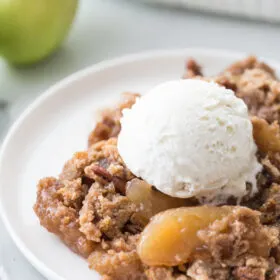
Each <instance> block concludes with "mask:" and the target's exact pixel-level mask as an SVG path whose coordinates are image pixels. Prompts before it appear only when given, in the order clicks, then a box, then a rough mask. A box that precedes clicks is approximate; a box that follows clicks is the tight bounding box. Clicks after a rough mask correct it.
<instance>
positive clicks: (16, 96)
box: [0, 0, 280, 280]
mask: <svg viewBox="0 0 280 280" xmlns="http://www.w3.org/2000/svg"><path fill="white" fill-rule="evenodd" d="M279 34H280V25H271V24H267V23H257V22H250V21H245V20H238V19H233V18H225V17H214V16H210V15H205V14H199V13H192V12H189V11H187V12H186V11H179V10H165V9H163V8H160V9H157V8H155V7H148V6H145V5H142V4H138V3H137V0H134V1H132V0H130V1H129V0H127V1H117V0H81V3H80V9H79V12H78V15H77V18H76V22H75V24H74V26H73V29H72V31H71V33H70V36H69V38H68V39H67V40H66V42H65V43H64V46H63V48H61V49H60V50H59V51H58V52H57V53H56V54H55V55H54V56H52V57H51V58H49V59H48V60H47V61H45V62H44V63H42V64H39V65H36V66H34V67H32V68H28V69H15V68H11V67H9V66H8V65H7V64H5V62H4V61H2V60H0V84H1V86H0V98H4V99H6V100H7V101H9V102H10V103H11V104H12V106H11V110H10V114H11V119H13V118H14V117H15V116H16V115H18V114H19V113H20V112H21V111H22V110H23V109H24V107H25V106H27V105H28V103H29V102H31V101H32V100H33V99H34V98H35V97H36V96H38V95H39V94H40V93H42V92H43V91H44V90H45V89H47V88H48V87H49V86H50V85H52V84H54V83H55V82H56V81H58V80H60V79H61V78H63V77H65V76H67V75H69V74H70V73H73V72H75V71H77V70H79V69H82V68H84V67H86V66H88V65H91V64H94V63H96V62H99V61H101V60H104V59H108V58H113V57H116V56H120V55H124V54H127V53H134V52H140V51H145V50H151V49H172V48H185V47H204V48H222V49H233V50H238V51H245V52H248V53H253V54H256V55H260V56H265V57H270V58H274V59H278V60H279V61H280V52H279V46H280V36H279ZM0 279H1V280H7V279H9V280H25V279H26V280H42V279H44V278H43V277H42V276H40V274H39V273H38V272H37V271H36V270H35V269H34V268H32V267H31V265H30V264H29V263H28V262H27V260H26V259H25V258H24V257H23V256H22V254H21V253H20V252H19V251H18V249H17V248H16V247H15V245H14V244H13V242H12V240H11V238H10V237H9V235H8V233H7V232H6V230H5V229H4V227H3V224H2V222H1V221H0Z"/></svg>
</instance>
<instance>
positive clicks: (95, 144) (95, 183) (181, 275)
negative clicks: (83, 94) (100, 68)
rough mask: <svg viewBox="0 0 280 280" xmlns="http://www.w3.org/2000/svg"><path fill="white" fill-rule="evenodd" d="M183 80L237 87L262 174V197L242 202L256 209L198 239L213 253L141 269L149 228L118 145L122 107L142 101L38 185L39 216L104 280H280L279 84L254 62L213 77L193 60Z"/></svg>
mask: <svg viewBox="0 0 280 280" xmlns="http://www.w3.org/2000/svg"><path fill="white" fill-rule="evenodd" d="M184 78H198V79H206V80H214V81H216V82H217V83H219V84H221V85H223V86H225V87H227V88H230V89H233V90H234V91H235V93H236V95H237V96H238V97H240V98H242V99H243V100H244V101H245V102H246V104H247V105H248V108H249V112H250V114H251V116H252V123H253V128H254V138H255V141H256V144H257V146H258V159H259V161H260V162H261V163H262V165H263V171H262V173H261V174H259V175H258V188H259V193H258V194H257V196H256V197H254V198H252V199H250V200H248V199H247V200H246V199H244V200H243V202H242V203H243V206H246V207H248V208H251V209H254V210H256V211H251V210H249V209H247V208H246V207H237V208H236V210H235V211H234V212H233V213H231V214H230V215H229V216H227V217H225V218H223V219H222V220H219V221H215V222H214V223H213V224H211V225H210V226H209V227H208V228H206V229H204V230H201V231H200V232H199V233H198V236H199V238H200V240H201V241H202V242H203V244H204V248H206V249H207V254H201V255H200V254H198V255H197V256H196V257H195V258H193V260H192V261H191V262H189V263H186V264H182V265H179V266H176V267H164V266H161V267H153V266H147V265H145V264H143V263H142V262H141V260H140V258H139V256H138V254H137V250H136V247H137V243H138V240H139V238H140V235H141V232H142V231H143V228H144V226H145V223H143V219H141V215H137V214H139V210H141V209H139V205H137V204H135V203H134V202H132V201H131V200H130V199H129V198H128V197H127V196H126V189H127V187H128V185H129V184H130V183H131V181H132V180H133V179H135V176H134V175H133V174H132V173H131V172H130V171H129V169H128V168H127V167H126V166H125V164H124V162H123V161H122V159H121V157H120V155H119V154H118V150H117V145H116V144H117V136H118V133H119V131H120V128H121V127H120V118H121V114H122V109H123V108H129V107H131V106H132V105H133V104H134V102H135V100H136V98H137V96H138V95H137V94H126V95H125V98H124V102H123V103H121V104H120V105H119V106H118V107H117V108H114V109H110V110H105V111H104V112H103V113H102V115H101V119H100V121H99V122H98V123H97V125H96V126H95V128H94V130H93V131H92V133H91V134H90V136H89V148H88V150H87V151H83V152H78V153H75V154H74V156H73V157H72V159H70V160H69V161H68V162H66V164H65V166H64V168H63V170H62V172H61V174H60V176H59V177H58V178H53V177H48V178H44V179H42V180H40V182H39V183H38V188H37V201H36V204H35V205H34V210H35V213H36V214H37V216H38V217H39V219H40V223H41V225H42V226H43V227H45V228H46V229H47V230H48V231H49V232H52V233H54V234H56V235H57V236H58V237H59V238H60V239H61V240H62V241H63V242H64V243H65V244H66V245H67V246H68V247H69V248H71V249H72V250H73V251H74V252H75V253H77V254H80V255H81V256H83V257H85V258H87V260H88V263H89V266H90V268H92V269H94V270H97V271H98V272H99V273H100V274H101V275H102V276H103V279H105V280H112V279H114V280H126V279H127V280H128V279H129V280H130V279H132V280H134V279H135V280H138V279H139V280H141V279H143V280H146V279H147V280H148V279H149V280H228V279H232V280H279V279H280V244H279V240H280V238H279V231H280V227H279V217H280V130H279V129H280V128H279V125H278V122H279V120H280V103H279V101H280V82H278V80H277V79H276V77H275V74H274V71H273V70H272V69H271V68H270V67H269V66H267V65H266V64H264V63H261V62H259V61H257V60H256V58H254V57H249V58H247V59H245V60H243V61H240V62H237V63H235V64H234V65H232V66H230V67H229V68H227V69H226V70H225V71H223V72H222V73H221V74H220V75H218V76H216V77H210V78H209V77H203V75H202V69H201V67H200V66H199V65H198V64H197V63H196V62H195V60H190V61H189V62H188V63H187V66H186V72H185V74H184ZM202 172H203V171H202ZM139 179H140V180H141V178H139ZM195 203H196V202H194V204H195ZM229 204H230V201H229ZM142 210H143V209H142Z"/></svg>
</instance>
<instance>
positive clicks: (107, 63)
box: [0, 47, 280, 280]
mask: <svg viewBox="0 0 280 280" xmlns="http://www.w3.org/2000/svg"><path fill="white" fill-rule="evenodd" d="M184 53H186V55H187V54H188V53H193V54H195V53H197V54H203V55H208V56H214V55H216V56H217V55H218V56H221V57H223V56H224V57H232V58H235V59H238V58H239V59H240V58H241V57H246V56H248V53H246V52H241V51H234V50H226V49H217V48H195V47H194V48H180V49H171V50H168V49H167V50H152V51H145V52H140V53H133V54H128V55H124V56H120V57H117V58H113V59H106V60H103V61H101V62H98V63H95V64H92V65H90V66H87V67H86V68H83V69H81V70H78V71H76V72H74V73H73V74H70V75H68V76H66V77H65V78H63V79H62V80H60V81H58V82H56V83H55V84H53V85H52V86H50V87H49V88H48V89H46V90H45V91H44V92H43V93H42V94H39V96H38V97H36V98H35V100H34V101H33V102H32V103H31V104H30V105H29V106H27V107H26V108H25V109H24V111H23V112H22V113H21V114H20V115H19V116H18V118H17V119H16V120H15V121H14V122H13V123H12V125H11V126H10V128H9V130H8V132H7V133H6V136H5V138H4V140H3V142H2V145H1V149H0V190H1V189H2V188H4V187H3V184H2V183H1V178H2V176H1V173H2V171H1V170H2V166H3V157H4V154H5V152H6V150H7V148H8V145H9V142H10V139H12V137H13V136H14V134H15V133H16V132H17V129H18V127H20V125H21V124H22V123H23V122H24V121H25V119H26V118H27V117H28V116H29V115H30V114H32V112H33V111H34V110H35V109H36V108H37V107H38V106H40V105H41V104H42V103H43V102H44V101H46V100H47V99H48V98H51V97H52V96H53V95H55V94H56V92H58V91H59V90H60V89H62V88H64V87H66V86H67V85H69V84H70V83H73V82H75V81H78V80H80V79H82V78H83V77H85V76H87V75H90V74H91V73H94V72H98V71H102V70H105V69H106V68H109V67H114V66H119V65H123V64H126V63H131V62H133V61H139V60H143V59H149V58H152V57H153V58H154V57H161V56H169V57H170V56H174V57H176V56H182V55H184ZM257 57H258V58H259V59H261V60H263V61H265V62H267V63H270V64H272V65H273V67H275V68H278V69H279V71H280V63H278V62H277V60H273V59H267V58H263V57H262V56H257ZM0 218H1V219H2V221H3V224H4V227H5V228H6V230H7V232H8V234H9V236H10V237H11V238H12V240H13V242H14V243H15V245H16V247H17V248H18V249H19V251H20V252H21V253H22V255H23V256H24V257H25V258H26V259H27V260H28V262H29V263H30V264H31V265H32V266H33V267H34V268H35V269H36V270H37V271H39V273H41V274H42V275H43V276H45V277H47V278H50V279H54V280H64V278H63V277H61V276H59V275H58V274H57V273H56V272H54V271H53V270H51V269H50V268H48V267H47V266H46V265H45V264H44V263H43V262H42V261H40V260H39V259H38V258H37V257H36V256H34V255H33V253H32V252H31V251H30V250H29V248H28V247H27V246H25V244H24V242H23V241H22V240H21V238H20V237H19V236H18V234H17V233H16V231H15V230H14V228H13V226H12V224H11V223H10V221H9V219H8V217H7V214H6V212H5V207H4V205H3V203H2V198H1V196H0Z"/></svg>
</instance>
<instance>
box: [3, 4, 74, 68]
mask: <svg viewBox="0 0 280 280" xmlns="http://www.w3.org/2000/svg"><path fill="white" fill-rule="evenodd" d="M77 2H78V0H0V56H2V57H4V58H5V59H6V60H7V61H8V62H10V63H13V64H31V63H34V62H37V61H39V60H41V59H43V58H45V57H46V56H48V55H49V54H51V53H52V52H53V51H54V50H55V49H56V48H57V47H58V46H59V44H60V43H61V42H62V41H63V39H64V38H65V36H66V34H67V32H68V30H69V28H70V26H71V23H72V21H73V19H74V16H75V12H76V9H77Z"/></svg>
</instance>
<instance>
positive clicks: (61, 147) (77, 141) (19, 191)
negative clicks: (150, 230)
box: [0, 49, 280, 280]
mask: <svg viewBox="0 0 280 280" xmlns="http://www.w3.org/2000/svg"><path fill="white" fill-rule="evenodd" d="M244 56H245V55H244V54H239V53H232V52H227V51H221V50H215V51H214V50H201V49H185V50H177V51H160V52H152V53H146V54H140V55H131V56H127V57H124V58H120V59H115V60H111V61H107V62H103V63H101V64H98V65H95V66H92V67H90V68H87V69H85V70H83V71H80V72H78V73H76V74H74V75H72V76H70V77H69V78H67V79H65V80H63V81H61V82H60V83H58V84H57V85H55V86H53V87H52V88H50V89H49V90H48V91H47V92H45V93H44V94H43V95H42V96H41V97H40V98H38V99H37V100H36V101H35V102H34V103H33V104H32V105H31V106H30V107H28V108H27V109H26V111H25V112H24V113H23V114H22V115H21V117H20V118H19V119H18V121H17V122H16V123H15V124H14V125H13V127H12V129H11V130H10V132H9V134H8V136H7V137H6V140H5V142H4V144H3V147H2V152H1V156H0V202H1V203H0V206H1V208H0V210H1V214H2V216H3V220H4V222H5V224H6V226H7V228H8V230H9V232H10V234H11V236H12V238H13V239H14V241H15V243H16V244H17V246H18V247H19V249H20V250H21V251H22V253H23V254H24V255H25V256H26V257H27V258H28V260H29V261H30V262H31V263H32V264H33V265H34V266H35V267H36V268H37V269H38V270H39V271H40V272H41V273H42V274H43V275H44V276H46V277H47V278H49V279H68V280H77V279H81V275H82V279H83V280H93V279H99V276H98V274H97V273H95V272H94V271H90V270H89V269H88V267H87V262H86V261H85V260H84V259H82V258H80V257H79V256H77V255H75V254H74V253H72V252H71V251H70V250H69V249H68V248H67V247H66V246H65V245H64V244H62V243H61V242H60V241H59V239H58V238H56V237H55V236H54V235H52V234H50V233H48V232H47V231H46V230H45V229H44V228H42V227H41V226H40V225H39V221H38V219H37V217H36V216H35V214H34V212H33V210H32V206H33V204H34V202H35V198H36V182H37V181H38V180H39V179H40V178H41V177H44V176H50V175H57V174H58V173H59V172H60V170H61V168H62V166H63V163H64V162H65V161H66V160H67V159H69V158H70V157H71V155H72V154H73V152H75V151H78V150H83V149H84V148H85V147H86V142H87V136H88V134H89V131H90V130H91V128H92V127H93V124H94V117H95V113H96V111H98V110H99V109H101V108H102V107H103V106H105V105H108V104H111V103H113V102H114V101H115V100H117V99H118V98H119V97H120V93H121V92H123V91H137V92H142V93H143V92H145V91H146V90H147V89H149V88H151V87H152V86H154V85H156V84H158V83H160V82H163V81H166V80H172V79H178V78H180V77H181V76H182V74H183V72H184V63H185V60H186V59H188V58H190V57H193V58H195V59H197V60H198V62H199V63H200V64H201V65H202V66H203V69H204V70H205V72H206V74H208V75H209V74H216V73H218V72H219V71H221V70H222V69H223V68H224V67H226V66H227V65H228V64H230V63H232V62H233V61H235V60H237V59H240V58H243V57H244ZM269 63H270V64H271V65H272V66H273V67H275V68H276V69H277V70H278V71H280V65H278V64H277V63H273V62H269Z"/></svg>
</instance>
